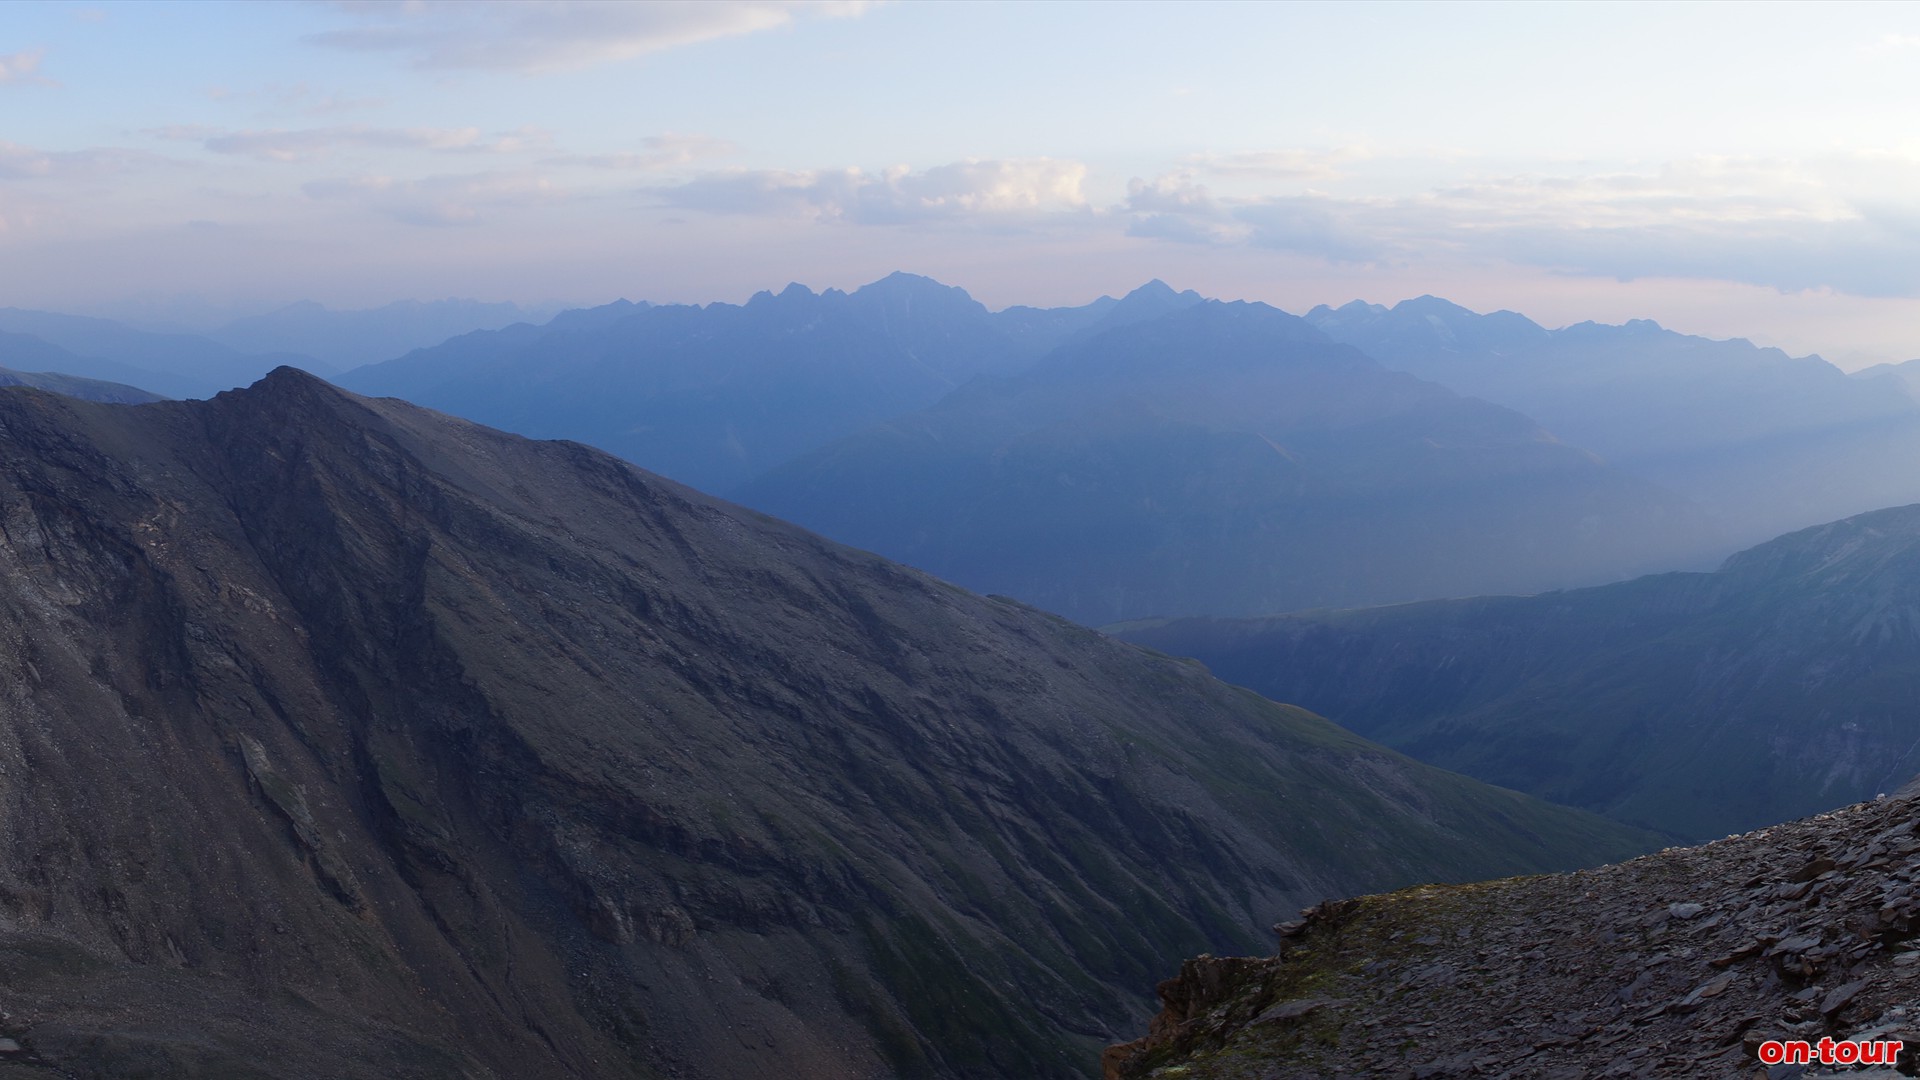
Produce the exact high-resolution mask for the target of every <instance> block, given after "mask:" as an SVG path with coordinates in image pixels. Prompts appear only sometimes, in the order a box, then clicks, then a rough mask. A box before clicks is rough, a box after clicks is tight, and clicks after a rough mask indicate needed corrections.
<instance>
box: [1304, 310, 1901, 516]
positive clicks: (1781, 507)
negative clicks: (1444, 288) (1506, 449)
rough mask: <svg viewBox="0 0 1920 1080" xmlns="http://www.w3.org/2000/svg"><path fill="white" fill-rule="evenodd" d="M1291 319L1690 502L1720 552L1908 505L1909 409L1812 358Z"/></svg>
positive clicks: (1394, 323)
mask: <svg viewBox="0 0 1920 1080" xmlns="http://www.w3.org/2000/svg"><path fill="white" fill-rule="evenodd" d="M1307 321H1308V322H1311V323H1313V324H1314V325H1315V326H1317V327H1319V328H1320V329H1321V330H1323V331H1325V332H1326V333H1327V334H1328V335H1329V336H1331V337H1332V338H1333V339H1334V340H1336V341H1343V342H1346V343H1348V344H1350V345H1353V346H1354V347H1356V348H1358V349H1360V350H1361V351H1363V352H1365V353H1366V354H1367V355H1369V356H1371V357H1373V358H1374V359H1376V360H1379V361H1380V362H1381V363H1383V364H1385V365H1387V366H1388V367H1391V368H1395V369H1397V370H1401V371H1407V372H1411V373H1412V374H1414V375H1418V376H1420V377H1421V378H1423V379H1432V380H1433V381H1434V382H1437V383H1439V384H1441V385H1442V386H1446V387H1449V388H1451V389H1454V390H1457V391H1459V392H1460V393H1462V394H1471V395H1474V396H1475V397H1481V398H1485V399H1486V400H1488V401H1493V402H1498V403H1499V404H1501V405H1505V406H1507V407H1509V408H1512V409H1518V410H1519V411H1521V412H1523V413H1525V414H1527V415H1528V416H1530V417H1533V418H1534V419H1535V420H1538V421H1539V422H1540V423H1542V424H1544V425H1546V427H1547V428H1549V429H1550V430H1552V431H1553V432H1554V434H1556V435H1558V436H1560V437H1561V438H1563V439H1566V440H1567V441H1568V442H1571V443H1573V444H1575V445H1577V446H1584V447H1586V448H1587V449H1589V450H1592V451H1594V452H1595V453H1597V454H1599V455H1601V456H1602V457H1604V458H1606V459H1607V461H1608V462H1610V463H1611V464H1613V465H1615V466H1617V467H1619V468H1622V469H1627V470H1631V471H1634V472H1637V473H1639V474H1641V475H1644V476H1646V477H1647V478H1649V479H1651V480H1653V481H1654V482H1655V483H1658V484H1661V485H1663V486H1665V487H1667V488H1670V489H1672V490H1674V491H1677V492H1679V493H1680V494H1682V495H1685V496H1687V497H1689V498H1691V499H1693V500H1695V501H1696V502H1698V503H1699V504H1700V505H1701V506H1702V507H1704V508H1706V509H1707V510H1708V511H1709V512H1711V513H1712V514H1713V515H1714V517H1715V519H1716V521H1717V522H1718V523H1719V524H1720V525H1721V527H1722V528H1723V529H1724V530H1725V532H1726V534H1727V536H1728V538H1729V540H1730V546H1738V545H1743V544H1751V543H1755V542H1758V541H1760V540H1764V539H1766V538H1768V537H1771V536H1777V535H1779V534H1780V533H1783V532H1786V531H1788V530H1790V529H1799V528H1804V527H1806V526H1808V525H1813V524H1817V523H1819V522H1822V521H1831V520H1833V519H1834V518H1838V517H1844V516H1846V515H1849V514H1858V513H1861V512H1864V511H1867V510H1876V509H1879V508H1881V507H1885V506H1896V505H1902V504H1905V503H1910V502H1913V501H1915V500H1916V499H1920V469H1916V468H1915V465H1916V463H1920V404H1917V403H1916V402H1915V401H1914V400H1913V399H1912V398H1911V397H1910V396H1909V395H1908V394H1906V393H1904V392H1901V391H1900V390H1898V389H1896V384H1894V383H1892V382H1890V381H1886V380H1871V379H1855V378H1849V377H1848V376H1847V375H1846V374H1844V373H1843V372H1841V371H1840V370H1839V369H1838V368H1836V367H1834V366H1833V365H1831V364H1829V363H1827V362H1826V361H1824V360H1822V359H1820V358H1819V357H1817V356H1803V357H1792V356H1788V355H1787V354H1786V353H1784V352H1782V351H1780V350H1779V349H1763V348H1756V347H1755V346H1754V345H1752V344H1751V343H1749V342H1746V341H1742V340H1732V341H1714V340H1711V339H1708V338H1703V337H1694V336H1691V335H1687V334H1678V333H1674V332H1673V331H1670V330H1664V329H1662V328H1661V327H1660V326H1658V325H1657V324H1655V323H1652V322H1649V321H1646V320H1644V319H1642V320H1634V321H1632V322H1629V323H1627V324H1625V325H1624V326H1605V325H1601V324H1598V323H1591V322H1586V323H1580V324H1578V325H1574V326H1569V327H1566V328H1564V329H1560V330H1551V331H1549V330H1547V329H1544V328H1543V327H1541V326H1539V325H1537V324H1535V323H1534V322H1532V321H1531V320H1528V319H1526V318H1524V317H1522V316H1520V315H1516V314H1514V313H1513V312H1511V311H1499V312H1494V313H1492V314H1489V315H1480V314H1476V313H1474V312H1472V311H1469V310H1467V309H1466V308H1463V307H1460V306H1459V305H1457V304H1453V303H1449V302H1448V301H1445V300H1441V299H1439V298H1437V297H1432V296H1423V297H1420V298H1418V299H1414V300H1407V301H1404V302H1402V303H1400V304H1397V305H1395V306H1394V307H1393V308H1391V309H1388V308H1385V307H1381V306H1379V305H1377V304H1363V303H1360V302H1358V301H1355V302H1354V303H1351V304H1347V305H1346V306H1344V307H1341V308H1338V309H1333V308H1327V307H1320V308H1315V309H1314V310H1313V311H1311V312H1309V313H1308V314H1307Z"/></svg>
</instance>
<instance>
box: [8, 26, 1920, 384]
mask: <svg viewBox="0 0 1920 1080" xmlns="http://www.w3.org/2000/svg"><path fill="white" fill-rule="evenodd" d="M1916 116H1920V9H1916V8H1913V7H1908V6H1903V5H1881V4H1874V5H1861V6H1847V5H1839V4H1822V5H1819V6H1788V5H1775V4H1767V5H1753V6H1746V5H1738V4H1711V5H1700V6H1687V5H1679V4H1657V5H1656V4H1637V5H1627V4H1594V5H1585V4H1573V5H1551V4H1531V3H1530V4H1520V5H1504V4H1483V5H1470V6H1452V5H1442V4H1414V5H1406V6H1400V5H1393V4H1350V3H1349V4H1330V5H1319V4H1288V5H1255V4H1247V3H1235V4H1222V5H1217V6H1214V5H1206V4H1196V3H1182V4H1177V5H1165V6H1162V5H1157V4H1072V3H1048V4H1035V5H1026V4H1005V5H998V4H985V3H966V4H942V3H924V2H922V3H892V4H864V3H792V4H783V3H767V2H741V3H719V2H711V0H709V2H703V3H691V4H682V3H659V4H612V5H601V4H524V5H523V4H513V3H502V2H494V3H473V4H468V3H452V2H450V3H409V4H365V3H337V4H321V3H315V4H261V3H236V4H218V3H192V4H166V3H140V4H127V5H120V4H100V3H83V4H23V3H9V4H5V5H0V304H5V305H12V306H25V307H49V308H56V309H67V310H80V309H84V310H89V311H100V312H116V311H134V310H142V311H146V312H149V313H151V312H155V311H162V310H166V309H169V308H177V309H178V310H181V311H191V310H192V308H193V306H194V305H196V304H200V305H206V306H208V307H210V308H212V309H215V310H219V309H227V308H239V309H242V310H258V309H261V308H264V307H268V306H274V305H277V304H279V303H284V302H287V301H291V300H295V299H301V298H312V299H318V300H321V301H323V302H325V303H328V304H331V305H334V306H346V307H356V306H369V305H373V304H378V303H383V302H386V301H388V300H393V299H398V298H403V297H414V298H420V299H429V298H437V297H443V296H472V297H477V298H481V299H490V300H491V299H506V300H519V301H523V302H540V301H547V300H563V301H569V302H575V303H584V302H602V301H605V300H610V299H613V298H615V297H618V296H626V297H630V298H633V299H650V300H689V301H706V300H713V299H728V300H738V299H742V298H744V297H746V296H747V295H749V294H750V293H752V292H754V291H756V290H758V289H762V288H768V287H773V288H778V287H779V286H781V285H784V284H785V283H786V282H788V281H790V280H797V281H801V282H804V283H807V284H809V285H812V286H814V287H816V288H820V287H826V286H840V287H848V286H853V285H857V284H860V283H862V282H864V281H868V280H871V279H874V278H877V277H879V276H881V275H883V274H885V273H886V272H888V271H891V270H895V269H905V270H912V271H917V272H920V273H925V274H930V275H932V276H934V277H937V278H940V279H941V280H943V281H947V282H949V283H950V284H956V285H961V286H964V287H965V288H967V289H968V290H969V291H971V292H972V293H973V294H974V295H975V296H977V297H979V298H980V299H982V300H984V301H985V302H987V303H988V304H990V305H993V306H1002V305H1005V304H1011V303H1036V304H1055V303H1080V302H1084V301H1086V300H1089V299H1091V298H1093V297H1095V296H1097V295H1099V294H1100V293H1103V292H1109V293H1111V292H1119V291H1124V290H1126V289H1129V288H1131V287H1133V286H1135V285H1138V284H1139V283H1140V282H1142V281H1144V280H1146V279H1148V278H1151V277H1160V278H1164V279H1166V280H1167V281H1169V282H1170V283H1172V284H1174V285H1175V286H1176V287H1180V288H1189V287H1191V288H1196V289H1199V290H1201V291H1202V292H1205V293H1208V294H1210V295H1217V296H1224V297H1246V298H1254V299H1263V300H1268V301H1270V302H1273V303H1277V304H1279V305H1280V306H1282V307H1285V308H1287V309H1289V310H1294V311H1300V310H1304V309H1305V308H1306V307H1309V306H1311V305H1313V304H1315V303H1320V302H1330V303H1340V302H1343V301H1345V300H1349V299H1353V298H1355V297H1361V298H1365V299H1369V300H1375V301H1383V302H1389V303H1391V302H1393V301H1396V300H1399V299H1402V298H1405V297H1407V296H1413V295H1418V294H1420V293H1423V292H1432V293H1437V294H1440V295H1444V296H1447V297H1449V298H1452V299H1454V300H1457V301H1459V302H1461V303H1465V304H1467V305H1468V306H1470V307H1475V308H1480V309H1490V308H1497V307H1509V308H1513V309H1515V310H1519V311H1522V312H1525V313H1527V314H1529V315H1532V316H1533V317H1535V318H1537V319H1539V320H1541V321H1543V322H1546V323H1548V324H1550V325H1558V324H1561V323H1565V322H1571V321H1578V320H1580V319H1585V318H1597V319H1601V320H1604V321H1619V320H1623V319H1626V318H1632V317H1651V318H1655V319H1658V320H1660V321H1661V322H1663V323H1666V324H1668V325H1671V326H1674V327H1676V328H1678V329H1682V330H1688V331H1693V332H1699V333H1708V334H1713V335H1716V336H1731V335H1738V336H1745V337H1751V338H1754V339H1755V340H1758V341H1762V342H1765V343H1769V344H1779V345H1782V346H1784V347H1787V348H1790V349H1793V350H1794V351H1799V352H1804V351H1819V352H1821V353H1823V354H1824V355H1827V356H1828V357H1829V358H1831V359H1836V360H1838V361H1841V362H1842V363H1844V364H1846V365H1847V366H1857V365H1858V364H1859V363H1861V362H1864V361H1865V360H1866V359H1869V358H1874V359H1887V358H1899V359H1905V358H1908V357H1912V356H1920V124H1916V122H1915V117H1916Z"/></svg>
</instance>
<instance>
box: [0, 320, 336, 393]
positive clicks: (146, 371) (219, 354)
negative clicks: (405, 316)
mask: <svg viewBox="0 0 1920 1080" xmlns="http://www.w3.org/2000/svg"><path fill="white" fill-rule="evenodd" d="M29 352H32V353H35V354H36V355H37V357H38V358H37V359H34V360H31V361H28V360H23V359H22V356H23V355H24V354H26V353H29ZM0 363H4V364H5V365H6V366H9V367H16V368H21V369H24V370H33V371H47V372H54V373H58V374H62V375H76V376H79V377H81V378H87V379H103V380H107V381H110V382H119V383H126V384H129V385H132V386H138V387H141V388H142V389H145V390H149V391H152V392H154V393H157V394H163V395H166V396H169V397H210V396H212V395H213V394H216V393H218V392H220V391H222V390H228V389H232V388H233V387H236V386H245V385H247V384H248V383H251V382H253V381H254V380H256V379H258V378H260V377H261V376H262V375H265V374H266V373H267V372H269V371H271V370H273V369H274V368H275V367H278V366H280V365H282V364H289V363H293V364H300V365H303V366H307V367H315V366H318V365H316V364H315V363H314V361H313V360H312V359H311V358H310V357H307V356H305V355H301V354H295V353H275V354H267V355H261V354H253V353H247V352H243V351H241V350H238V349H234V348H231V347H229V346H227V345H223V344H220V343H219V342H216V341H213V340H210V339H208V338H206V337H202V336H200V335H197V334H186V333H159V332H155V331H149V330H138V329H135V328H133V327H131V326H126V325H124V324H121V323H118V322H114V321H113V320H111V319H96V318H89V317H87V316H82V315H62V314H58V313H56V312H50V311H27V310H23V309H20V308H0Z"/></svg>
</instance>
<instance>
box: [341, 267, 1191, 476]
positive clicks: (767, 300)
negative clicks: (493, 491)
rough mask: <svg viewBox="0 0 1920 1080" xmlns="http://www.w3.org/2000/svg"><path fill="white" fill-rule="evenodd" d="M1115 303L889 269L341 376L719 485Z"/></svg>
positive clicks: (599, 311)
mask: <svg viewBox="0 0 1920 1080" xmlns="http://www.w3.org/2000/svg"><path fill="white" fill-rule="evenodd" d="M1163 288H1164V286H1163ZM1165 291H1166V293H1167V295H1168V296H1169V297H1174V294H1173V293H1172V290H1170V289H1168V290H1165ZM1193 299H1195V300H1197V299H1198V297H1194V298H1193ZM1174 302H1178V299H1177V297H1175V299H1174ZM1115 305H1116V302H1115V301H1112V300H1107V301H1105V302H1104V303H1100V302H1096V303H1095V304H1091V305H1088V306H1086V307H1083V308H1065V309H1053V310H1042V309H1035V308H1011V309H1008V310H1007V311H1003V312H999V313H993V312H989V311H988V310H987V309H986V308H985V307H984V306H982V305H981V304H980V303H979V302H978V301H976V300H974V299H973V298H972V297H970V296H968V295H967V294H966V292H965V291H963V290H961V289H956V288H952V287H949V286H946V285H942V284H940V283H938V282H936V281H933V280H931V279H928V278H923V277H916V276H914V275H911V274H893V275H891V276H889V277H887V278H884V279H882V280H880V281H876V282H874V283H873V284H871V285H867V286H865V287H863V288H860V289H857V290H855V291H854V292H852V293H845V292H841V291H839V290H837V289H828V290H827V291H826V292H824V293H815V292H813V291H811V290H809V289H808V288H806V287H805V286H802V285H797V284H796V285H789V286H788V287H787V288H786V289H784V290H782V291H781V292H779V293H778V294H775V293H772V292H763V293H759V294H757V295H756V296H754V297H753V298H752V299H751V300H749V301H748V302H747V303H746V304H744V305H733V304H717V303H716V304H709V305H706V306H705V307H697V306H691V305H671V306H653V305H649V304H632V303H628V302H625V301H621V302H619V303H617V304H612V305H607V306H605V307H602V308H589V309H585V310H581V311H574V312H568V313H566V314H564V315H562V316H560V317H558V318H555V319H554V320H553V321H552V322H550V323H549V324H547V325H546V326H545V327H539V328H535V327H528V326H515V327H510V328H507V329H505V330H501V331H496V332H492V333H474V334H468V335H464V336H462V337H459V338H455V339H453V340H451V341H448V342H446V343H444V344H442V345H440V346H438V347H436V348H432V349H422V350H419V351H417V352H414V353H411V354H409V355H407V356H404V357H401V358H399V359H396V360H392V361H388V362H386V363H383V364H377V365H374V366H371V367H367V368H362V369H359V370H356V371H353V372H350V373H348V374H346V375H344V376H342V377H340V379H339V382H340V384H341V385H342V386H345V387H347V388H348V389H351V390H355V391H359V392H361V393H369V394H381V395H391V396H395V397H401V398H405V399H407V400H409V401H412V402H415V403H417V404H422V405H427V406H429V407H432V408H436V409H443V410H445V411H448V412H451V413H454V414H456V415H459V416H463V417H467V418H469V419H473V420H478V421H480V422H483V423H487V424H492V425H494V426H497V427H501V428H505V429H507V430H510V431H515V432H518V433H520V434H524V435H530V436H535V437H543V438H544V437H565V438H570V439H577V440H580V441H583V442H586V443H589V444H591V445H594V446H597V447H600V448H601V449H604V450H608V451H610V452H612V453H615V454H617V455H619V456H621V457H624V458H626V459H627V460H629V461H632V462H635V463H637V464H640V465H642V466H644V467H646V468H648V469H651V470H653V471H656V472H660V473H662V474H665V475H667V476H670V477H672V478H673V479H676V480H679V481H681V482H683V483H687V484H692V485H694V486H695V487H699V488H701V489H703V490H709V491H726V490H729V489H731V488H732V487H734V486H736V485H738V484H739V483H741V482H742V481H745V480H746V479H748V478H749V477H752V476H755V475H757V474H758V473H760V472H763V471H765V470H766V469H768V468H771V467H773V466H776V465H778V464H780V463H782V462H784V461H787V460H789V459H791V458H793V457H794V456H796V455H798V454H800V453H803V452H805V451H808V450H811V449H814V448H816V447H819V446H822V445H824V444H826V443H828V442H831V441H833V440H834V439H837V438H840V437H842V436H845V435H850V434H852V433H854V432H856V431H859V430H861V429H863V428H866V427H868V426H870V425H872V424H876V423H879V422H881V421H884V420H886V419H889V418H891V417H893V416H896V415H899V414H901V413H905V412H910V411H912V410H915V409H919V408H922V407H924V406H927V405H930V404H932V403H933V402H935V401H937V400H939V398H940V397H941V396H942V395H944V394H946V393H947V392H948V391H950V390H952V389H953V388H954V387H956V386H959V385H960V384H962V383H964V382H966V381H967V380H969V379H972V378H973V377H975V376H977V375H982V374H996V373H1006V372H1011V371H1016V370H1019V369H1020V368H1022V367H1024V366H1026V365H1027V364H1029V363H1031V362H1032V361H1033V360H1034V359H1035V358H1036V357H1038V356H1039V355H1041V354H1042V353H1045V352H1046V351H1048V350H1049V349H1051V348H1053V347H1054V346H1055V345H1057V344H1058V343H1060V342H1061V341H1064V340H1067V339H1069V338H1071V337H1072V336H1073V335H1074V334H1076V333H1078V332H1081V331H1083V330H1084V329H1086V328H1087V327H1090V326H1091V325H1093V324H1094V323H1095V322H1097V321H1098V320H1099V319H1101V318H1102V317H1103V316H1105V315H1107V314H1109V313H1110V308H1112V307H1113V306H1115Z"/></svg>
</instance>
